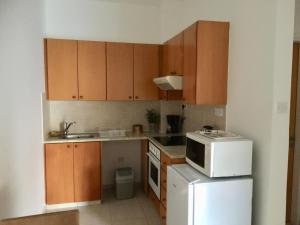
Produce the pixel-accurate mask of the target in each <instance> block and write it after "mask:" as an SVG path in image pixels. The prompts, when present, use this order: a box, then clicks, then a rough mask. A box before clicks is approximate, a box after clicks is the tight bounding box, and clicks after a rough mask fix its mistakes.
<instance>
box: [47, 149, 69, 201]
mask: <svg viewBox="0 0 300 225" xmlns="http://www.w3.org/2000/svg"><path fill="white" fill-rule="evenodd" d="M45 170H46V171H45V174H46V203H47V204H59V203H67V202H74V179H73V178H74V174H73V144H46V145H45Z"/></svg>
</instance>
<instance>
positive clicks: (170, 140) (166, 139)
mask: <svg viewBox="0 0 300 225" xmlns="http://www.w3.org/2000/svg"><path fill="white" fill-rule="evenodd" d="M153 138H154V139H155V140H156V141H158V142H159V143H160V144H161V145H163V146H176V145H186V137H185V136H183V135H177V136H158V137H153Z"/></svg>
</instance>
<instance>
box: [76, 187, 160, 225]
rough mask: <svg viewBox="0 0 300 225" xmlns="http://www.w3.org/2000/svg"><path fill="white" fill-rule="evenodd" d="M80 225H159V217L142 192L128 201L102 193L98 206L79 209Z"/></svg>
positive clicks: (138, 192)
mask: <svg viewBox="0 0 300 225" xmlns="http://www.w3.org/2000/svg"><path fill="white" fill-rule="evenodd" d="M79 218H80V225H160V220H159V215H158V213H157V211H156V210H155V208H154V206H153V204H152V202H150V200H149V199H148V198H147V197H146V195H145V194H144V192H142V191H137V193H136V196H135V197H134V198H132V199H128V200H116V199H115V197H114V194H113V191H112V190H107V191H105V192H104V199H103V202H102V204H100V205H92V206H85V207H79Z"/></svg>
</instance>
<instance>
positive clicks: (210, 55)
mask: <svg viewBox="0 0 300 225" xmlns="http://www.w3.org/2000/svg"><path fill="white" fill-rule="evenodd" d="M183 33H184V35H183V40H184V42H183V46H184V54H183V57H184V63H183V74H184V82H183V98H184V101H185V102H186V103H189V104H204V105H209V104H214V105H225V104H226V103H227V74H228V45H229V23H228V22H211V21H198V22H197V23H195V24H193V25H192V26H190V27H188V28H187V29H186V30H184V32H183Z"/></svg>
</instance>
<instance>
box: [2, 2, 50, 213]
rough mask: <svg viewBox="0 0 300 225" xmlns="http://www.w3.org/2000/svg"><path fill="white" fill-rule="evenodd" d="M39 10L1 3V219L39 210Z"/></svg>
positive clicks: (41, 199)
mask: <svg viewBox="0 0 300 225" xmlns="http://www.w3.org/2000/svg"><path fill="white" fill-rule="evenodd" d="M42 4H43V1H39V0H28V1H21V0H2V1H1V2H0V27H1V35H0V49H1V51H0V101H1V110H0V118H1V119H2V120H1V130H0V218H3V217H11V216H21V215H27V214H34V213H39V212H42V210H43V206H44V168H43V146H42V125H41V121H42V118H41V92H42V90H43V89H44V82H43V77H44V72H43V47H42V46H43V42H42V25H43V24H42V23H43V16H42Z"/></svg>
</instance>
